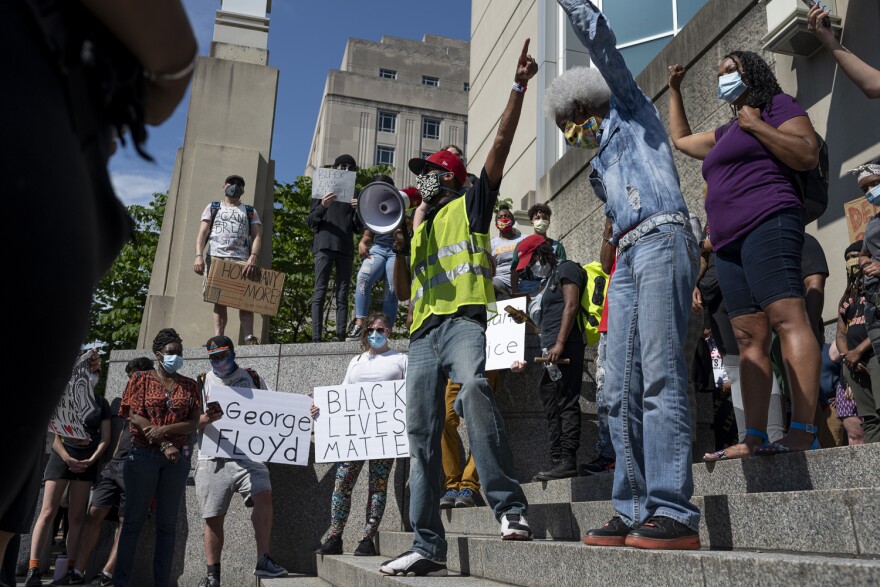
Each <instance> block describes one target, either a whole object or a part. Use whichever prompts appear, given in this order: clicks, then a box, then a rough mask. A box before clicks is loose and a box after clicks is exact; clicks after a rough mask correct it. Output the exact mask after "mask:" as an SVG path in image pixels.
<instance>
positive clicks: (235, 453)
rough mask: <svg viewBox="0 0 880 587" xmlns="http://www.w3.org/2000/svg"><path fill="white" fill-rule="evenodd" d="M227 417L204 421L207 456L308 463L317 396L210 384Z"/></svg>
mask: <svg viewBox="0 0 880 587" xmlns="http://www.w3.org/2000/svg"><path fill="white" fill-rule="evenodd" d="M211 401H217V402H220V408H221V409H222V410H223V416H222V417H221V418H220V419H219V420H216V421H214V422H211V423H210V424H208V425H207V426H205V431H204V434H202V439H201V441H200V443H199V452H200V453H201V454H203V455H205V456H210V457H223V458H226V459H235V460H249V461H257V462H260V463H281V464H283V465H303V466H305V465H308V464H309V448H310V447H311V435H312V415H311V412H310V410H311V407H312V398H310V397H309V396H307V395H301V394H296V393H283V392H279V391H266V390H264V389H244V388H241V387H224V386H212V387H211Z"/></svg>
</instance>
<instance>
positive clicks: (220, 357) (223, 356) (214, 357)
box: [208, 352, 230, 363]
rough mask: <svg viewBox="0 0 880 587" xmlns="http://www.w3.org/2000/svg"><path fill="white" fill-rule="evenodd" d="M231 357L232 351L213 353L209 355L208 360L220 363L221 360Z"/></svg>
mask: <svg viewBox="0 0 880 587" xmlns="http://www.w3.org/2000/svg"><path fill="white" fill-rule="evenodd" d="M229 357H230V353H229V352H225V353H217V354H216V355H211V356H209V357H208V360H209V361H211V362H212V363H220V362H222V361H225V360H226V359H228V358H229Z"/></svg>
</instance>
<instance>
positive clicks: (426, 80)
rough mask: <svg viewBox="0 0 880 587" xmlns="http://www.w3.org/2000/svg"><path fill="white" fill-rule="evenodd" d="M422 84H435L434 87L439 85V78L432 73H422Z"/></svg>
mask: <svg viewBox="0 0 880 587" xmlns="http://www.w3.org/2000/svg"><path fill="white" fill-rule="evenodd" d="M422 85H425V86H435V87H436V86H439V85H440V78H439V77H434V76H432V75H423V76H422Z"/></svg>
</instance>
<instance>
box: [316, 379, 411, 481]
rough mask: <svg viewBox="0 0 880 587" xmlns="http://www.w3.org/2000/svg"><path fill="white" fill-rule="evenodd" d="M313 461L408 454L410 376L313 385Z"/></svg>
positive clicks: (358, 459)
mask: <svg viewBox="0 0 880 587" xmlns="http://www.w3.org/2000/svg"><path fill="white" fill-rule="evenodd" d="M315 405H316V406H318V408H319V409H320V410H321V413H320V414H319V415H318V417H317V418H316V419H315V462H316V463H335V462H339V461H365V460H368V459H393V458H397V457H408V456H409V439H408V438H407V435H406V381H403V380H400V381H381V382H369V383H347V384H344V385H332V386H329V387H316V388H315Z"/></svg>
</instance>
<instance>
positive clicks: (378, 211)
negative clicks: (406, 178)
mask: <svg viewBox="0 0 880 587" xmlns="http://www.w3.org/2000/svg"><path fill="white" fill-rule="evenodd" d="M421 203H422V196H421V194H419V190H417V189H416V188H406V189H405V190H398V189H397V188H396V187H394V186H393V185H391V184H390V183H385V182H384V181H374V182H373V183H371V184H368V185H367V186H365V187H364V189H362V190H361V193H360V195H358V207H357V209H358V214H359V215H360V217H361V220H362V221H363V223H364V226H366V227H367V228H368V229H370V230H371V231H372V232H374V233H375V234H389V233H391V232H394V230H395V229H397V228H398V227H400V225H401V223H402V222H403V219H404V218H405V217H406V212H407V210H409V209H410V208H415V207H416V206H418V205H419V204H421Z"/></svg>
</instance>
